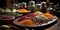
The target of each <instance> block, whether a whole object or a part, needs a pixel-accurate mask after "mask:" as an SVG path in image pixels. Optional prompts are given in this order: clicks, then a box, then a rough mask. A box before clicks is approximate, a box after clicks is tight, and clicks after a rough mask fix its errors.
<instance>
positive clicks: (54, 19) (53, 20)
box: [13, 16, 58, 27]
mask: <svg viewBox="0 0 60 30" xmlns="http://www.w3.org/2000/svg"><path fill="white" fill-rule="evenodd" d="M18 19H20V18H17V19H16V20H14V21H13V23H14V24H15V25H18V26H22V27H40V26H46V25H49V24H51V23H53V22H55V21H56V20H57V19H58V18H57V17H56V16H54V18H53V19H52V21H49V22H47V23H44V24H41V25H36V26H24V25H20V24H18V23H17V21H18Z"/></svg>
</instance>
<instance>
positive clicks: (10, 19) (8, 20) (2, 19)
mask: <svg viewBox="0 0 60 30" xmlns="http://www.w3.org/2000/svg"><path fill="white" fill-rule="evenodd" d="M14 19H15V17H14V16H5V15H4V16H2V17H0V23H1V24H10V23H12V22H13V20H14Z"/></svg>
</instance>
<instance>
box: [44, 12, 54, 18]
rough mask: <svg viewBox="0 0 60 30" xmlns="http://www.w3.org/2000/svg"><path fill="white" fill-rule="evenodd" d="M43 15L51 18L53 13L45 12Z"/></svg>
mask: <svg viewBox="0 0 60 30" xmlns="http://www.w3.org/2000/svg"><path fill="white" fill-rule="evenodd" d="M44 16H46V17H47V18H49V19H51V18H53V15H51V14H50V13H45V14H44Z"/></svg>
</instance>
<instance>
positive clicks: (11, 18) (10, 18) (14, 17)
mask: <svg viewBox="0 0 60 30" xmlns="http://www.w3.org/2000/svg"><path fill="white" fill-rule="evenodd" d="M9 17H12V18H10V19H0V20H13V19H15V17H14V16H9Z"/></svg>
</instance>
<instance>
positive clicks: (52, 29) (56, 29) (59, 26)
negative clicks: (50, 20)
mask: <svg viewBox="0 0 60 30" xmlns="http://www.w3.org/2000/svg"><path fill="white" fill-rule="evenodd" d="M45 30H60V18H58V21H57V23H56V24H55V25H53V26H51V27H50V28H48V29H45Z"/></svg>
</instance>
